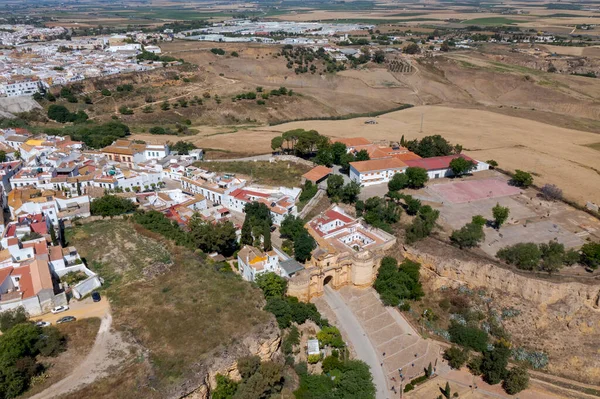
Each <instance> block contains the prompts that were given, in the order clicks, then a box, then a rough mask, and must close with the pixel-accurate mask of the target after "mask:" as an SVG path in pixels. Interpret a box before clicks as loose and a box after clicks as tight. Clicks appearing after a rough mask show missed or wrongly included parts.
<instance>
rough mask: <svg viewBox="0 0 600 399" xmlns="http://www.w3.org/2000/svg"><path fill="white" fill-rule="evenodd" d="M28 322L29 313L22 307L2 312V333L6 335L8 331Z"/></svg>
mask: <svg viewBox="0 0 600 399" xmlns="http://www.w3.org/2000/svg"><path fill="white" fill-rule="evenodd" d="M26 322H27V312H26V311H25V308H23V307H22V306H19V307H18V308H14V309H9V310H5V311H3V312H0V331H2V333H3V334H6V332H7V331H8V330H10V329H11V328H12V327H14V326H16V325H17V324H21V323H26Z"/></svg>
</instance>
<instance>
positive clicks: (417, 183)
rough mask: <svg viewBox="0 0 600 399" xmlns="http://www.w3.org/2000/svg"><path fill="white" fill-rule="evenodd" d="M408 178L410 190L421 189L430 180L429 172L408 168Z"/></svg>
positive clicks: (406, 171) (406, 172)
mask: <svg viewBox="0 0 600 399" xmlns="http://www.w3.org/2000/svg"><path fill="white" fill-rule="evenodd" d="M404 173H405V174H406V177H407V178H408V186H409V187H410V188H421V187H423V186H424V185H425V183H427V181H428V180H429V175H428V174H427V170H425V169H423V168H418V167H412V166H411V167H408V168H406V170H405V171H404Z"/></svg>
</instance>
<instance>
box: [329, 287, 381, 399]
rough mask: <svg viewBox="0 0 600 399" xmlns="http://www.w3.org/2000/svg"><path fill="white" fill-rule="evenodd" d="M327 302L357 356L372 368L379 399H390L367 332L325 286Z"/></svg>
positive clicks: (339, 298) (339, 299)
mask: <svg viewBox="0 0 600 399" xmlns="http://www.w3.org/2000/svg"><path fill="white" fill-rule="evenodd" d="M324 297H325V300H326V301H327V304H328V305H329V307H330V308H331V309H332V310H333V312H334V313H335V316H336V318H337V320H338V322H339V323H340V324H341V327H342V328H343V329H344V331H346V333H347V335H348V339H349V340H350V342H351V344H352V347H353V348H354V350H355V352H356V355H357V356H358V358H359V359H360V360H362V361H363V362H365V363H367V364H368V365H369V367H370V368H371V374H372V375H373V382H374V383H375V388H376V389H377V395H376V397H377V399H388V398H389V395H388V390H387V384H386V379H385V373H384V372H383V368H382V367H381V362H380V360H379V357H378V356H377V353H376V352H375V348H373V345H372V344H371V341H369V338H368V337H367V335H366V332H365V330H364V329H363V328H362V326H361V325H360V323H359V322H358V320H357V319H356V317H355V316H354V314H353V313H352V311H351V310H350V308H348V306H347V305H346V304H345V303H344V301H343V300H342V297H341V296H340V294H339V293H338V292H336V291H335V290H333V289H332V288H331V287H328V286H325V295H324Z"/></svg>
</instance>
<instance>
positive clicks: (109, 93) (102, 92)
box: [100, 89, 112, 97]
mask: <svg viewBox="0 0 600 399" xmlns="http://www.w3.org/2000/svg"><path fill="white" fill-rule="evenodd" d="M100 94H102V95H103V96H105V97H110V96H112V93H111V92H110V90H108V89H102V90H101V91H100Z"/></svg>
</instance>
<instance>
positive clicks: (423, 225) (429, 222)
mask: <svg viewBox="0 0 600 399" xmlns="http://www.w3.org/2000/svg"><path fill="white" fill-rule="evenodd" d="M439 216H440V211H438V210H437V209H436V210H434V209H433V208H431V206H429V205H424V206H422V207H421V208H420V209H419V213H417V217H415V219H414V220H413V222H412V223H411V224H410V226H408V227H407V229H406V242H407V243H408V244H412V243H414V242H416V241H419V240H421V239H423V238H425V237H428V236H429V235H430V234H431V232H432V230H433V228H434V227H435V225H436V222H437V219H438V217H439Z"/></svg>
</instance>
